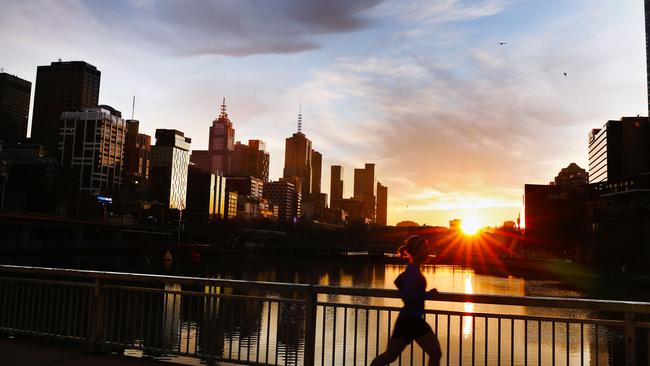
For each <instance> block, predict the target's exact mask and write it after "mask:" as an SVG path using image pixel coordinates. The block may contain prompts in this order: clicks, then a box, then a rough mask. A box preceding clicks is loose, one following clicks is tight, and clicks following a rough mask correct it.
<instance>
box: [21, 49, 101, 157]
mask: <svg viewBox="0 0 650 366" xmlns="http://www.w3.org/2000/svg"><path fill="white" fill-rule="evenodd" d="M100 78H101V72H100V71H99V70H97V68H96V67H95V66H93V65H90V64H88V63H86V62H83V61H68V62H61V61H59V62H52V63H51V64H50V65H49V66H39V67H38V69H37V71H36V86H35V90H34V111H33V115H32V133H31V138H32V141H33V142H34V143H37V144H41V145H43V147H44V148H45V151H46V152H47V154H49V155H50V156H59V154H58V143H59V129H60V128H61V113H63V112H75V111H83V110H85V109H86V108H95V107H97V102H98V101H99V82H100Z"/></svg>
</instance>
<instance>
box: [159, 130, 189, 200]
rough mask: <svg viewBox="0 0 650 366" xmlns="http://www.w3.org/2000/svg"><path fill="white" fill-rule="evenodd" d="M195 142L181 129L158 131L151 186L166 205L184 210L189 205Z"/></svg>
mask: <svg viewBox="0 0 650 366" xmlns="http://www.w3.org/2000/svg"><path fill="white" fill-rule="evenodd" d="M191 142H192V140H191V139H190V138H189V137H185V134H183V132H181V131H176V130H164V129H157V130H156V145H155V146H153V147H152V148H151V177H150V179H149V186H150V189H151V191H152V192H153V193H154V195H155V197H156V199H157V200H159V201H160V202H162V206H163V207H164V208H172V209H180V210H183V209H185V207H186V202H185V200H186V197H187V170H188V166H189V162H190V143H191Z"/></svg>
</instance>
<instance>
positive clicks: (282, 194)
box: [264, 180, 301, 222]
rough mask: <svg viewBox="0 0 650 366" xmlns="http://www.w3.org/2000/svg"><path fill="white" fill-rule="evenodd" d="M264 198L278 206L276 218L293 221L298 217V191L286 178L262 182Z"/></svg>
mask: <svg viewBox="0 0 650 366" xmlns="http://www.w3.org/2000/svg"><path fill="white" fill-rule="evenodd" d="M264 198H267V199H268V200H269V202H270V203H271V204H272V205H276V206H278V220H280V221H288V222H295V220H297V219H298V217H300V201H301V197H300V193H299V192H297V191H296V189H295V186H294V185H293V183H291V182H289V181H287V180H280V181H278V182H266V183H264Z"/></svg>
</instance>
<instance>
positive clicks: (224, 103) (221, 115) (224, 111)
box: [219, 97, 228, 118]
mask: <svg viewBox="0 0 650 366" xmlns="http://www.w3.org/2000/svg"><path fill="white" fill-rule="evenodd" d="M219 118H228V113H226V97H224V98H223V101H222V102H221V114H220V115H219Z"/></svg>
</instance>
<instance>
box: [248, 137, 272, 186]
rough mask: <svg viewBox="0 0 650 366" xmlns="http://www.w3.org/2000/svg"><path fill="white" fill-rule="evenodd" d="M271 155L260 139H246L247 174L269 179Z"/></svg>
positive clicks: (265, 180)
mask: <svg viewBox="0 0 650 366" xmlns="http://www.w3.org/2000/svg"><path fill="white" fill-rule="evenodd" d="M270 162H271V155H270V154H269V153H268V152H267V151H266V144H265V143H264V141H262V140H248V175H250V176H253V177H256V178H259V179H261V180H262V181H264V182H268V181H269V164H270Z"/></svg>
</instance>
